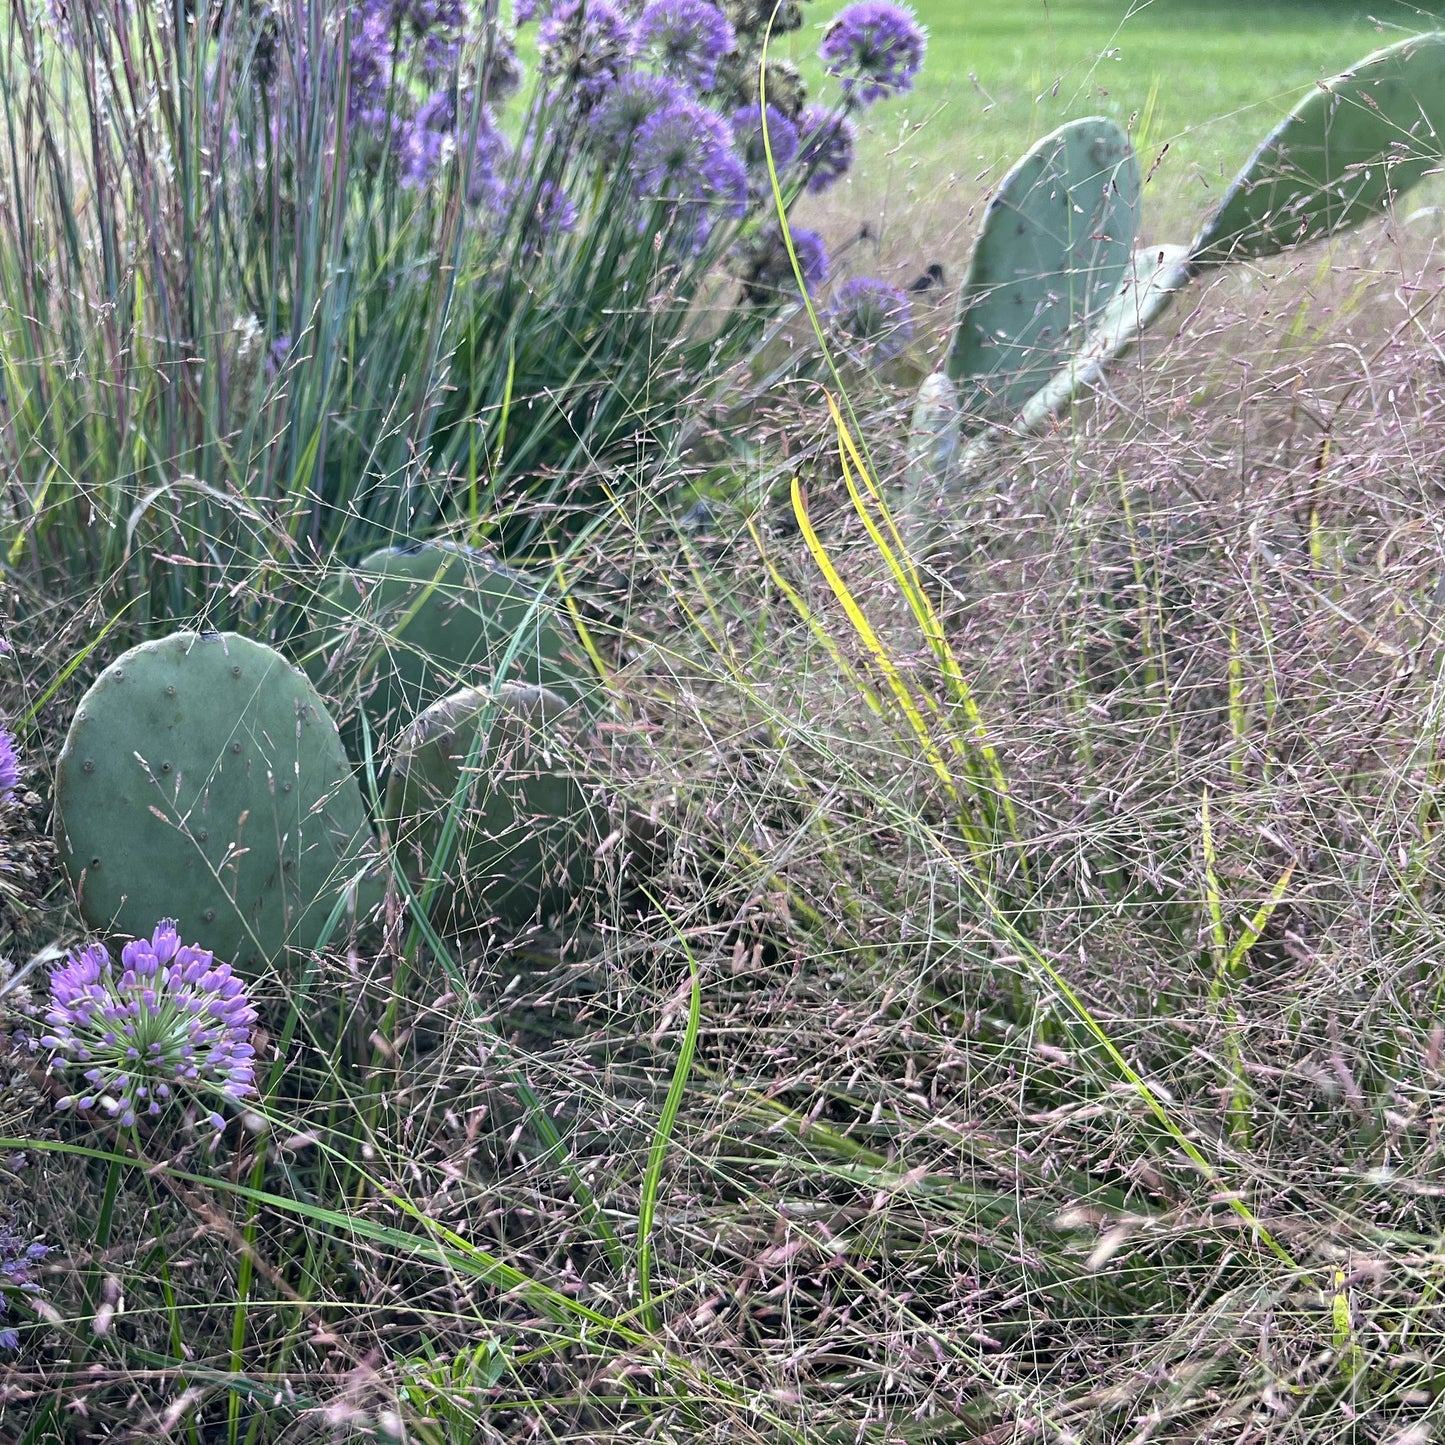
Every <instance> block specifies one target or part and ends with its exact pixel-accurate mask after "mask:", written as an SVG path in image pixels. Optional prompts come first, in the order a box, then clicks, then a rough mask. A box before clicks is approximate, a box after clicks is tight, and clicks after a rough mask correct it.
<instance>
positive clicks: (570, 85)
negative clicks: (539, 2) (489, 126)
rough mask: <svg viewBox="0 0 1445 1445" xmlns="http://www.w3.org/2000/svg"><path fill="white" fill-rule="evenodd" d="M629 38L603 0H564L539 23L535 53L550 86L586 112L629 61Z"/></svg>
mask: <svg viewBox="0 0 1445 1445" xmlns="http://www.w3.org/2000/svg"><path fill="white" fill-rule="evenodd" d="M633 46H634V38H633V34H632V26H631V24H630V22H629V21H628V20H627V19H626V17H625V16H623V15H621V14H619V13H618V12H617V11H616V10H614V9H613V8H612V6H611V5H610V4H608V3H607V0H565V3H563V4H560V5H558V6H557V8H556V9H554V10H553V11H552V13H551V14H550V15H548V17H547V18H546V19H545V20H544V21H543V22H542V26H541V29H540V30H538V32H537V54H538V55H539V56H540V57H541V71H542V74H543V75H544V76H545V77H546V78H547V80H548V81H549V82H551V85H552V88H553V89H554V90H555V91H557V92H558V93H559V94H561V95H563V96H565V97H567V98H568V99H569V100H571V101H573V103H574V104H575V105H576V106H577V108H578V109H579V110H581V111H589V110H591V109H592V107H593V106H594V105H596V104H597V102H598V101H600V100H601V99H602V98H603V96H605V95H606V94H607V93H608V91H610V90H611V89H612V87H613V86H615V85H616V84H617V82H618V80H619V79H620V78H621V77H622V76H623V75H624V74H625V73H626V72H627V70H628V69H629V68H630V67H631V65H632V54H633Z"/></svg>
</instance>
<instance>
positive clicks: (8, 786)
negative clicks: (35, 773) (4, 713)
mask: <svg viewBox="0 0 1445 1445" xmlns="http://www.w3.org/2000/svg"><path fill="white" fill-rule="evenodd" d="M19 786H20V755H19V753H17V752H16V750H15V737H14V734H12V733H11V732H10V731H9V729H7V728H3V727H0V800H3V799H5V798H9V797H12V796H13V795H14V792H15V789H16V788H17V787H19Z"/></svg>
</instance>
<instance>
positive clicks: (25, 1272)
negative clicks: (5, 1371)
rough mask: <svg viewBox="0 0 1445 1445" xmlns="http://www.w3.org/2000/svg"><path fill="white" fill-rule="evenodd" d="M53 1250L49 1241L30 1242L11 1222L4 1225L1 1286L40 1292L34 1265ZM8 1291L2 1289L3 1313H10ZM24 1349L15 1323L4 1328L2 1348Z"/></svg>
mask: <svg viewBox="0 0 1445 1445" xmlns="http://www.w3.org/2000/svg"><path fill="white" fill-rule="evenodd" d="M49 1253H50V1246H49V1245H48V1244H41V1243H40V1242H39V1241H34V1242H32V1243H29V1244H27V1243H26V1242H25V1241H24V1240H22V1239H21V1238H20V1236H19V1235H18V1234H17V1233H16V1232H15V1230H14V1228H13V1227H12V1226H11V1225H9V1224H3V1225H0V1285H6V1286H8V1289H9V1290H19V1291H21V1292H22V1293H23V1294H39V1293H40V1286H39V1285H38V1284H36V1283H35V1281H34V1280H33V1279H32V1278H31V1270H32V1268H33V1267H34V1266H35V1265H36V1264H38V1263H39V1262H40V1261H41V1260H42V1259H44V1258H45V1256H46V1255H47V1254H49ZM9 1311H10V1300H9V1295H8V1290H0V1315H5V1314H8V1313H9ZM19 1348H20V1336H19V1334H18V1333H17V1332H16V1331H15V1329H14V1328H13V1326H9V1325H6V1326H4V1327H3V1328H0V1350H16V1349H19Z"/></svg>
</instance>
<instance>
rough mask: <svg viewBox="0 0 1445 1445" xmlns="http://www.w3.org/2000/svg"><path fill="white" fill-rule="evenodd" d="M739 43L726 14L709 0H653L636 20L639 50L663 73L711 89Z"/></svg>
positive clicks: (702, 88)
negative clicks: (719, 69) (725, 59)
mask: <svg viewBox="0 0 1445 1445" xmlns="http://www.w3.org/2000/svg"><path fill="white" fill-rule="evenodd" d="M736 44H737V36H736V35H735V34H734V33H733V27H732V24H731V22H730V21H729V20H728V18H727V16H726V15H724V14H723V13H722V11H721V10H719V9H718V8H717V6H716V5H711V4H709V3H708V0H652V4H650V5H649V6H648V7H647V8H646V9H645V10H644V11H643V12H642V18H641V19H640V20H639V21H638V22H637V50H638V52H639V54H641V55H643V56H645V57H646V58H647V59H649V60H651V61H652V62H653V63H654V64H655V65H656V66H657V68H658V69H659V70H660V71H661V72H662V73H663V74H664V75H670V76H672V77H673V79H675V80H680V81H682V82H683V83H684V84H687V85H691V86H693V87H694V88H695V89H697V90H700V91H703V90H711V89H712V88H713V86H714V85H716V84H717V72H718V67H719V66H720V65H721V64H722V62H723V59H724V57H726V56H727V55H728V54H729V53H730V52H731V51H732V49H733V47H734V46H735V45H736Z"/></svg>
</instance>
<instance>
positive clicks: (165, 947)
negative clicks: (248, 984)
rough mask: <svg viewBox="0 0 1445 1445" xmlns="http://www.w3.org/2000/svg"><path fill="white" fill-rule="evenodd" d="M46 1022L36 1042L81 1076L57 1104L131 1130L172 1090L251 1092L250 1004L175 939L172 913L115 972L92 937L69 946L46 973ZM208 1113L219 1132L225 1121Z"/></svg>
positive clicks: (223, 970)
mask: <svg viewBox="0 0 1445 1445" xmlns="http://www.w3.org/2000/svg"><path fill="white" fill-rule="evenodd" d="M45 1022H46V1024H47V1025H48V1026H49V1029H50V1032H49V1033H48V1034H47V1035H45V1036H44V1037H42V1038H41V1040H40V1043H41V1045H42V1047H46V1048H50V1049H53V1050H54V1051H55V1059H54V1066H55V1067H57V1068H66V1067H75V1068H78V1069H80V1071H81V1075H82V1077H83V1078H84V1080H85V1088H84V1089H83V1090H81V1091H79V1092H77V1093H75V1094H72V1095H70V1096H69V1097H68V1098H66V1099H62V1100H61V1102H60V1107H61V1108H70V1107H73V1108H77V1109H94V1108H96V1107H97V1106H99V1107H100V1108H102V1109H104V1110H105V1112H106V1113H108V1114H109V1115H111V1116H112V1117H113V1118H114V1119H115V1120H116V1121H117V1122H118V1123H119V1124H120V1125H121V1126H122V1127H125V1128H129V1127H130V1126H131V1125H132V1124H134V1123H135V1121H136V1118H137V1116H138V1115H140V1114H149V1115H152V1116H154V1115H157V1114H159V1113H161V1112H162V1110H163V1109H164V1108H165V1107H166V1105H167V1104H168V1103H169V1102H170V1101H171V1100H172V1099H174V1098H175V1096H176V1094H177V1092H187V1093H190V1092H199V1091H203V1090H209V1091H213V1092H219V1093H221V1094H224V1095H226V1096H227V1097H228V1098H230V1099H240V1098H242V1097H244V1096H245V1095H247V1094H250V1093H253V1092H254V1090H255V1076H254V1067H253V1065H252V1057H253V1054H252V1049H251V1030H252V1028H253V1027H254V1026H255V1023H256V1010H255V1009H254V1008H252V1007H251V1004H250V1002H249V1001H248V1000H247V998H246V992H245V989H244V987H243V986H242V983H241V980H240V979H239V978H237V977H236V976H235V975H234V974H233V973H232V972H231V966H230V964H228V963H217V962H216V961H215V959H214V957H213V956H212V954H211V953H210V952H209V951H208V950H206V949H204V948H200V947H197V946H194V945H189V944H187V945H183V944H182V943H181V940H180V935H179V934H178V933H177V932H176V925H175V923H174V922H173V921H172V920H170V919H163V920H162V921H161V922H160V923H159V924H157V925H156V929H155V932H154V933H153V934H152V935H151V936H150V938H148V939H146V938H138V939H136V940H134V941H133V942H131V943H128V944H126V946H125V948H124V949H123V950H122V951H121V971H120V973H119V975H117V973H116V970H115V966H114V964H113V963H112V962H111V957H110V954H109V953H108V952H107V951H106V949H105V947H104V946H103V945H101V944H99V943H93V944H91V945H90V946H89V947H88V948H86V949H84V950H82V951H81V952H80V953H75V952H71V953H70V954H69V955H68V956H67V958H66V961H65V963H64V964H63V965H62V966H61V967H60V968H58V969H56V970H55V972H54V973H52V974H51V975H50V1009H49V1011H48V1012H47V1013H46V1015H45ZM210 1119H211V1122H212V1123H213V1124H214V1125H215V1126H216V1127H217V1128H218V1129H219V1128H221V1127H222V1125H223V1124H224V1122H225V1121H224V1120H223V1119H222V1118H221V1116H220V1115H219V1114H215V1113H212V1114H211V1115H210Z"/></svg>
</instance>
